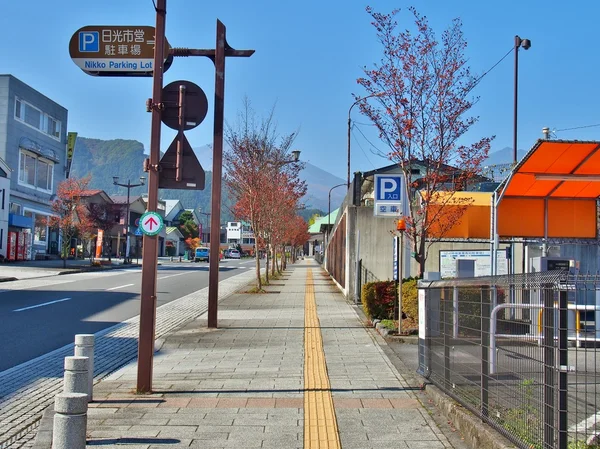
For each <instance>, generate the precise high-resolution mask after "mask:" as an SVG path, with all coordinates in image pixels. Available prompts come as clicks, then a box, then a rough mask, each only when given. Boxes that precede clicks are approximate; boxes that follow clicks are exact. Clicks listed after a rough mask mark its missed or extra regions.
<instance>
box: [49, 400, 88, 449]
mask: <svg viewBox="0 0 600 449" xmlns="http://www.w3.org/2000/svg"><path fill="white" fill-rule="evenodd" d="M54 411H55V412H56V413H55V414H54V425H53V428H52V449H85V443H86V440H85V437H86V431H87V394H85V393H60V394H57V395H56V396H55V398H54Z"/></svg>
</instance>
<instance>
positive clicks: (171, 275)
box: [158, 273, 188, 281]
mask: <svg viewBox="0 0 600 449" xmlns="http://www.w3.org/2000/svg"><path fill="white" fill-rule="evenodd" d="M182 274H188V273H177V274H170V275H168V276H163V277H161V278H158V280H159V281H160V280H161V279H167V278H172V277H175V276H181V275H182Z"/></svg>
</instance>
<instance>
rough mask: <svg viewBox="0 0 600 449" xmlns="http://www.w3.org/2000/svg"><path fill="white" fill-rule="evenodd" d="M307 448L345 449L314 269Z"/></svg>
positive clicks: (308, 308) (307, 329) (308, 324)
mask: <svg viewBox="0 0 600 449" xmlns="http://www.w3.org/2000/svg"><path fill="white" fill-rule="evenodd" d="M304 448H305V449H317V448H319V449H330V448H331V449H335V448H338V449H339V448H341V444H340V437H339V433H338V426H337V421H336V419H335V410H334V408H333V398H332V397H331V387H330V385H329V376H328V375H327V365H326V364H325V353H324V352H323V338H322V336H321V325H320V323H319V317H318V315H317V303H316V301H315V288H314V285H313V276H312V270H311V269H308V272H307V274H306V293H305V297H304Z"/></svg>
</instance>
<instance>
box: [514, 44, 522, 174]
mask: <svg viewBox="0 0 600 449" xmlns="http://www.w3.org/2000/svg"><path fill="white" fill-rule="evenodd" d="M520 46H521V38H520V37H519V36H515V74H514V75H515V76H514V80H515V82H514V85H515V91H514V108H513V163H514V164H516V163H517V101H518V90H519V47H520Z"/></svg>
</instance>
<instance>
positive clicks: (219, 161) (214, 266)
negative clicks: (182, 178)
mask: <svg viewBox="0 0 600 449" xmlns="http://www.w3.org/2000/svg"><path fill="white" fill-rule="evenodd" d="M214 63H215V118H214V141H213V148H214V149H213V176H212V190H211V196H212V205H211V214H212V215H211V225H210V227H211V230H210V233H211V238H210V254H209V262H210V268H209V274H208V327H209V328H216V327H217V308H218V305H219V244H220V243H221V234H220V219H221V176H222V169H223V114H224V107H225V105H224V99H225V25H223V23H222V22H221V21H220V20H217V44H216V47H215V59H214ZM215 231H216V238H215V235H214V233H215Z"/></svg>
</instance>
